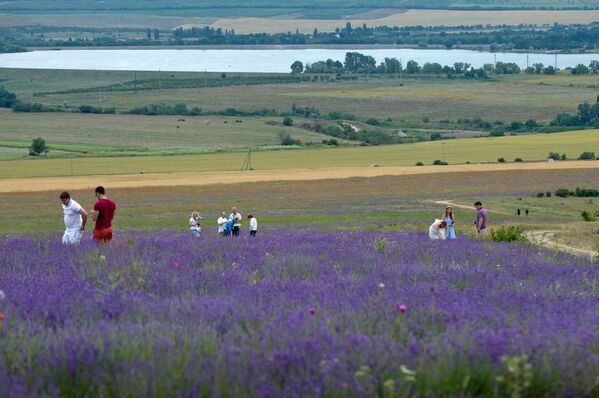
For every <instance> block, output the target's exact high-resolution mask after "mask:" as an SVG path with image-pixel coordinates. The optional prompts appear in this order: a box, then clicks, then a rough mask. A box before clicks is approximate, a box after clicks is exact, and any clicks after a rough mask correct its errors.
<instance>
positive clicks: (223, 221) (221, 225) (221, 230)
mask: <svg viewBox="0 0 599 398" xmlns="http://www.w3.org/2000/svg"><path fill="white" fill-rule="evenodd" d="M228 221H229V220H227V213H225V212H224V211H223V212H221V213H220V217H219V218H218V220H216V223H217V224H218V234H219V235H220V236H225V227H226V226H227V222H228Z"/></svg>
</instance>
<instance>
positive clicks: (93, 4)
mask: <svg viewBox="0 0 599 398" xmlns="http://www.w3.org/2000/svg"><path fill="white" fill-rule="evenodd" d="M398 3H399V6H398ZM389 8H395V9H396V10H397V9H398V8H402V9H409V8H421V9H522V8H527V9H580V8H599V1H598V0H405V1H401V2H398V1H397V0H361V1H355V2H347V1H346V0H285V1H284V2H282V1H280V0H231V1H227V2H226V3H225V4H223V2H222V1H221V0H152V1H147V0H125V1H123V0H104V1H96V0H4V1H3V2H1V3H0V13H16V12H24V13H40V12H45V13H54V12H60V13H80V12H142V13H149V14H162V15H182V13H183V12H190V13H191V14H192V15H194V16H199V15H203V16H211V17H227V16H230V17H234V16H240V17H241V16H275V15H283V14H292V15H293V16H294V17H298V18H318V17H321V18H342V17H344V16H347V15H355V14H360V13H369V12H370V13H377V14H378V13H380V12H383V13H384V12H388V11H389V10H385V9H389ZM381 9H382V10H381Z"/></svg>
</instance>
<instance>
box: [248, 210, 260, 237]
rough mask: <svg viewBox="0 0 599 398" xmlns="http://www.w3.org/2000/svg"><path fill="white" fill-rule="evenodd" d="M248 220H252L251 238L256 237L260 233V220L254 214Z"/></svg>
mask: <svg viewBox="0 0 599 398" xmlns="http://www.w3.org/2000/svg"><path fill="white" fill-rule="evenodd" d="M248 219H249V220H250V236H256V233H257V232H258V220H256V217H254V216H253V215H252V214H250V215H249V216H248Z"/></svg>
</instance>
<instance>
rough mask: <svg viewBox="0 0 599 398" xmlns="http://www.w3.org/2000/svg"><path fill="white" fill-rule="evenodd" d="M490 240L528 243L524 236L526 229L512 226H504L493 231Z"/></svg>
mask: <svg viewBox="0 0 599 398" xmlns="http://www.w3.org/2000/svg"><path fill="white" fill-rule="evenodd" d="M489 236H490V238H491V239H492V240H494V241H495V242H528V239H527V238H526V236H525V235H524V228H522V227H517V226H515V225H510V226H509V227H507V228H506V227H504V226H503V225H502V226H501V227H499V228H497V229H491V233H490V235H489Z"/></svg>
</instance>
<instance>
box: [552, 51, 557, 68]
mask: <svg viewBox="0 0 599 398" xmlns="http://www.w3.org/2000/svg"><path fill="white" fill-rule="evenodd" d="M553 67H554V68H555V70H557V53H555V65H554V66H553Z"/></svg>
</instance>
